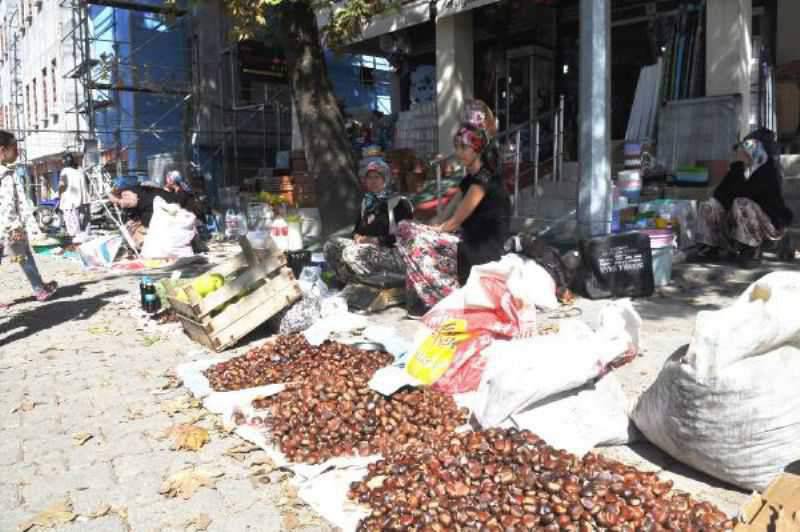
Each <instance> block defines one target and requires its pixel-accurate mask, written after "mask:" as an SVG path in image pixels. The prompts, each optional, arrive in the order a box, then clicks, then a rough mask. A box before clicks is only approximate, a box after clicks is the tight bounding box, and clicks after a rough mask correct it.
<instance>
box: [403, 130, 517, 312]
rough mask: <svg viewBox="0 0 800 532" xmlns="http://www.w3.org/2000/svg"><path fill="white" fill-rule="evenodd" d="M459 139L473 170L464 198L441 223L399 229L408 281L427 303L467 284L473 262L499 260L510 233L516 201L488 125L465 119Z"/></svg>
mask: <svg viewBox="0 0 800 532" xmlns="http://www.w3.org/2000/svg"><path fill="white" fill-rule="evenodd" d="M454 145H455V150H456V155H457V157H458V158H459V160H460V161H461V163H462V164H463V166H464V168H465V170H466V174H467V175H466V177H464V179H463V180H462V181H461V183H460V185H459V188H460V190H461V193H462V196H463V199H462V200H461V202H460V203H459V204H458V206H457V207H456V209H455V211H454V212H453V213H452V215H451V216H450V217H449V218H448V219H447V220H446V221H444V222H443V223H442V224H441V225H438V226H434V227H426V226H423V225H419V224H413V223H403V224H400V228H399V230H398V237H399V241H400V242H401V250H402V252H403V257H404V259H405V261H406V268H407V273H406V278H407V284H408V285H409V286H410V287H411V288H413V291H414V292H415V294H416V296H417V297H418V298H419V299H420V301H421V302H422V304H423V305H424V306H426V307H430V306H433V305H435V304H436V303H437V302H439V301H440V300H441V299H443V298H444V297H446V296H447V295H448V294H449V293H450V292H452V291H453V290H454V289H455V288H458V287H459V286H462V285H464V284H465V283H466V281H467V278H468V277H469V274H470V271H471V270H472V267H473V266H477V265H480V264H486V263H488V262H492V261H496V260H499V259H500V257H501V256H502V255H503V253H504V246H505V242H506V240H507V239H508V236H509V226H510V221H511V202H510V200H509V197H508V193H507V192H506V190H505V187H504V185H503V181H502V179H501V177H500V175H499V174H498V172H497V167H496V161H497V157H496V154H495V153H493V152H494V149H493V148H494V145H493V143H492V141H491V139H490V138H489V136H488V134H487V132H486V129H484V128H482V127H479V126H477V125H474V124H472V123H464V124H462V125H461V127H460V128H459V130H458V132H457V133H456V136H455V139H454ZM456 232H459V233H460V235H461V237H460V238H458V237H456V236H455V235H454V234H453V233H456Z"/></svg>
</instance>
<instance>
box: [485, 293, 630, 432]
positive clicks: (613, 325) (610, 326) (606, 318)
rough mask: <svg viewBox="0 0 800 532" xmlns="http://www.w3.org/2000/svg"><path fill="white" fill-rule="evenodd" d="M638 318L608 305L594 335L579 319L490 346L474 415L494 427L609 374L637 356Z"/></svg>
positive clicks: (619, 305)
mask: <svg viewBox="0 0 800 532" xmlns="http://www.w3.org/2000/svg"><path fill="white" fill-rule="evenodd" d="M640 324H641V319H640V318H639V315H638V314H637V313H636V311H635V310H634V309H633V307H632V306H631V304H630V302H629V301H620V302H614V303H611V304H609V305H607V306H606V307H605V308H604V309H603V311H602V316H601V326H600V328H599V329H598V330H597V331H596V332H595V331H592V330H591V329H590V328H589V326H588V325H586V324H585V323H583V322H581V321H578V320H568V321H564V322H563V323H561V326H560V331H559V333H558V334H555V335H547V336H536V337H533V338H527V339H522V340H510V341H498V342H494V343H493V344H492V345H491V346H490V347H488V348H487V349H486V351H485V352H484V355H485V356H486V358H487V360H488V363H487V365H486V370H485V372H484V374H483V378H482V380H481V383H480V388H479V397H480V399H481V400H480V402H479V404H478V405H476V409H475V417H476V418H477V420H478V422H479V423H480V424H481V426H483V427H493V426H498V425H500V424H501V423H503V422H504V421H505V420H506V419H507V418H508V417H509V416H511V415H512V414H514V413H516V412H520V411H521V410H523V409H525V408H526V407H528V406H529V405H532V404H535V403H537V402H539V401H542V400H545V399H547V398H549V397H553V396H555V395H556V394H559V393H563V392H566V391H569V390H574V389H576V388H579V387H580V386H583V385H584V384H586V383H587V382H589V381H591V380H592V379H595V378H597V377H598V376H601V375H603V374H604V373H605V372H607V371H608V369H609V365H610V364H611V363H612V362H613V361H614V360H615V359H617V358H619V357H621V356H624V355H625V354H626V353H630V352H638V344H637V343H636V342H637V339H638V337H639V332H638V330H639V326H640Z"/></svg>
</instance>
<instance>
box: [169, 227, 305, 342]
mask: <svg viewBox="0 0 800 532" xmlns="http://www.w3.org/2000/svg"><path fill="white" fill-rule="evenodd" d="M239 244H240V245H241V246H242V252H241V253H240V254H238V255H236V256H235V257H232V258H230V259H228V260H227V261H225V262H223V263H222V264H220V265H219V266H216V267H215V268H213V269H211V270H210V271H209V272H207V273H208V274H213V273H218V274H220V275H222V276H223V277H225V278H226V279H227V278H229V277H230V276H233V277H234V278H233V280H230V281H227V282H226V283H225V285H224V286H222V287H221V288H220V289H219V290H216V291H214V292H212V293H211V294H209V295H208V296H206V297H205V298H201V297H200V296H199V295H198V294H197V293H196V292H195V291H194V290H193V289H192V287H191V286H187V287H185V288H184V291H185V292H186V294H187V295H188V297H189V302H188V303H186V302H184V301H180V300H179V299H177V292H176V290H177V289H178V283H175V282H171V281H168V282H165V283H164V284H165V286H166V289H167V299H168V300H169V303H170V305H171V306H172V308H174V309H175V312H176V313H177V315H178V319H180V321H181V323H182V324H183V330H184V331H185V332H186V334H187V335H188V336H189V337H190V338H191V339H192V340H194V341H195V342H198V343H200V344H203V345H204V346H206V347H208V348H209V349H212V350H214V351H217V352H219V351H223V350H225V349H227V348H228V347H231V346H233V345H234V344H236V343H237V342H238V341H239V340H241V339H242V338H244V337H245V336H246V335H247V334H249V333H250V332H252V331H253V330H254V329H256V327H258V326H259V325H261V324H262V323H264V322H266V321H267V320H268V319H270V318H271V317H273V316H274V315H276V314H277V313H278V312H280V311H281V310H283V309H285V308H286V307H288V306H289V305H291V304H293V303H294V302H295V301H297V300H298V299H300V297H301V295H302V294H301V292H300V287H299V286H298V285H297V282H296V281H295V279H294V276H293V275H292V272H291V270H290V269H289V268H287V267H286V256H285V255H284V254H283V253H280V252H277V251H275V250H273V251H271V252H270V251H268V252H264V253H257V252H255V251H253V249H252V248H251V246H250V243H249V242H248V241H247V239H246V238H242V239H240V241H239ZM234 299H236V301H233V300H234ZM225 305H227V306H226V307H224V308H222V307H223V306H225ZM220 308H222V309H221V310H218V309H220Z"/></svg>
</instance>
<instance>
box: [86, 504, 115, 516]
mask: <svg viewBox="0 0 800 532" xmlns="http://www.w3.org/2000/svg"><path fill="white" fill-rule="evenodd" d="M109 513H111V505H110V504H103V505H101V506H99V507H98V508H97V510H95V511H93V512H91V513H88V514H86V516H87V517H91V518H93V519H97V518H98V517H104V516H106V515H108V514H109Z"/></svg>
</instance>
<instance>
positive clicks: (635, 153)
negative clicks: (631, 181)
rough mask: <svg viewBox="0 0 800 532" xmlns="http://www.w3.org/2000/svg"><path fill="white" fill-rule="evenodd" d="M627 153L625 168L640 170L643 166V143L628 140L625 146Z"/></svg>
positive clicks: (624, 149)
mask: <svg viewBox="0 0 800 532" xmlns="http://www.w3.org/2000/svg"><path fill="white" fill-rule="evenodd" d="M623 151H624V154H625V168H627V169H630V170H638V169H639V168H641V167H642V145H641V144H639V143H634V142H626V143H625V146H624V148H623Z"/></svg>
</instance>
